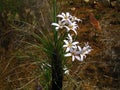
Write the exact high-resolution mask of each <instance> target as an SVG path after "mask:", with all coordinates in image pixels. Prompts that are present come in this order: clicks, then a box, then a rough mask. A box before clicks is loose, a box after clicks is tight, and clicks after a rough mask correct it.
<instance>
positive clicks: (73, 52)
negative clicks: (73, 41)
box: [64, 48, 81, 61]
mask: <svg viewBox="0 0 120 90" xmlns="http://www.w3.org/2000/svg"><path fill="white" fill-rule="evenodd" d="M64 56H65V57H70V56H72V61H74V60H75V59H77V60H79V61H81V58H80V56H79V51H77V48H72V49H70V52H69V53H67V54H65V55H64Z"/></svg>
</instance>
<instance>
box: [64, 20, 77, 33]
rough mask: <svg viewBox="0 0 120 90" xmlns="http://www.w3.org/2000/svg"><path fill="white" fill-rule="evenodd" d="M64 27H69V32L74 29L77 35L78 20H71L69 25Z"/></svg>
mask: <svg viewBox="0 0 120 90" xmlns="http://www.w3.org/2000/svg"><path fill="white" fill-rule="evenodd" d="M64 27H65V28H66V29H67V32H69V31H70V30H72V31H74V32H75V34H76V35H77V32H76V29H77V28H78V25H77V24H76V22H71V21H70V20H69V23H68V26H64Z"/></svg>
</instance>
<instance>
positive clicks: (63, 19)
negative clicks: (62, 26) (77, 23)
mask: <svg viewBox="0 0 120 90" xmlns="http://www.w3.org/2000/svg"><path fill="white" fill-rule="evenodd" d="M57 17H60V18H62V20H61V21H65V22H66V21H68V20H70V18H71V17H72V16H71V15H70V13H69V12H66V14H65V13H62V14H59V15H57Z"/></svg>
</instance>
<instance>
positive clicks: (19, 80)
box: [0, 0, 120, 90]
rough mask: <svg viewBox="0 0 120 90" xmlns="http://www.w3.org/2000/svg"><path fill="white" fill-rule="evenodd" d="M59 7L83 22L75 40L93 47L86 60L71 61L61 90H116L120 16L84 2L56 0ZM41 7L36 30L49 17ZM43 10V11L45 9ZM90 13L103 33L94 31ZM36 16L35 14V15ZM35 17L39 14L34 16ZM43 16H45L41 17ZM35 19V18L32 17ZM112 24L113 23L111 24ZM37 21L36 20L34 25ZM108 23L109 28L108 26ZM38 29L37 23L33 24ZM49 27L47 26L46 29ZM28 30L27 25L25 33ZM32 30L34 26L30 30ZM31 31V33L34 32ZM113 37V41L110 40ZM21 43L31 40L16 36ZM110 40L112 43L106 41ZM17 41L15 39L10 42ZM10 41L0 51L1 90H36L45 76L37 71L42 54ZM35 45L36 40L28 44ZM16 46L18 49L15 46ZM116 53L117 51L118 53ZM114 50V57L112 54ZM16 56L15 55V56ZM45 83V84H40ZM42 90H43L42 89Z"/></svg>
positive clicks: (39, 70)
mask: <svg viewBox="0 0 120 90" xmlns="http://www.w3.org/2000/svg"><path fill="white" fill-rule="evenodd" d="M59 1H60V3H59V5H62V8H61V11H69V12H71V13H72V15H75V16H77V17H79V18H81V19H82V20H83V22H82V23H81V24H80V25H79V26H80V29H79V30H78V31H79V32H78V33H79V35H78V37H77V39H78V40H79V41H80V42H81V43H84V42H89V43H90V45H91V46H92V48H93V51H92V53H91V54H90V55H89V56H88V58H86V59H85V61H84V62H78V61H75V62H71V61H68V64H70V65H71V64H72V65H71V66H70V67H69V70H70V75H65V77H64V82H63V89H64V90H119V84H120V76H119V74H120V69H119V68H120V67H119V66H120V63H119V50H118V49H119V48H120V47H119V45H120V44H119V34H120V33H119V31H118V30H119V29H120V27H119V26H118V25H119V24H116V22H118V23H119V21H120V19H119V15H120V13H119V12H118V11H117V10H115V9H111V8H105V7H103V10H102V12H101V13H99V12H100V11H101V8H100V7H99V6H98V7H97V8H92V7H90V6H89V5H86V4H85V3H83V4H81V3H80V2H81V1H79V0H73V1H72V0H71V1H70V2H68V1H64V0H59ZM44 9H45V7H44V6H43V7H42V9H41V12H42V13H41V12H40V13H39V14H40V16H42V18H41V19H39V21H40V22H41V21H43V22H44V23H43V24H42V26H39V25H41V24H40V23H37V24H38V26H39V27H37V29H38V28H41V27H42V28H43V27H44V25H45V23H47V24H49V23H50V22H47V18H49V15H48V14H47V13H46V12H47V11H45V12H44ZM45 10H46V9H45ZM90 12H92V13H94V14H95V16H96V17H97V18H98V20H99V22H100V25H101V27H102V31H100V32H99V31H97V30H96V29H95V27H93V26H92V25H91V23H90V21H89V18H88V17H89V13H90ZM34 15H35V13H34ZM37 16H38V15H37ZM44 16H47V18H46V17H44ZM35 18H38V17H35ZM49 20H50V18H49ZM113 21H114V22H113ZM35 22H36V19H35V21H34V23H35ZM110 23H111V26H110ZM32 25H33V26H37V25H36V24H35V25H34V24H32ZM48 28H49V26H48ZM26 29H28V30H31V29H29V28H28V27H27V26H26V27H25V28H24V30H26ZM32 29H33V27H32ZM33 31H34V30H33ZM113 37H114V38H113ZM19 38H20V39H19V40H20V41H21V42H23V41H31V38H30V37H29V36H27V38H25V36H22V38H21V36H20V37H19ZM109 40H111V41H109ZM13 41H16V39H13ZM13 41H11V42H10V45H9V50H8V51H6V50H4V48H1V49H0V90H36V88H37V87H38V86H40V87H42V85H45V82H46V80H44V78H45V77H42V76H41V75H42V74H43V73H44V72H43V71H42V69H41V68H40V65H41V63H42V62H45V60H47V58H45V54H44V53H43V52H42V51H40V50H38V49H36V48H34V47H33V48H30V47H29V46H28V45H26V44H23V43H19V44H20V45H19V44H16V43H17V41H16V42H15V43H12V42H13ZM31 42H35V43H36V44H38V42H36V41H34V40H33V41H31ZM16 45H18V47H17V49H16V48H15V46H16ZM117 50H118V52H117ZM112 51H114V52H115V53H117V54H118V56H114V55H117V54H114V55H113V54H111V53H110V52H112ZM13 53H14V54H16V56H17V57H16V56H15V55H14V54H13ZM43 82H44V84H43ZM43 90H44V89H43Z"/></svg>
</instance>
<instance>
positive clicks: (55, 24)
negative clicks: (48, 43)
mask: <svg viewBox="0 0 120 90" xmlns="http://www.w3.org/2000/svg"><path fill="white" fill-rule="evenodd" d="M51 25H53V26H59V24H58V23H52V24H51Z"/></svg>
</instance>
